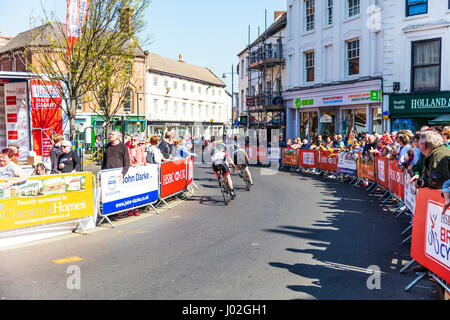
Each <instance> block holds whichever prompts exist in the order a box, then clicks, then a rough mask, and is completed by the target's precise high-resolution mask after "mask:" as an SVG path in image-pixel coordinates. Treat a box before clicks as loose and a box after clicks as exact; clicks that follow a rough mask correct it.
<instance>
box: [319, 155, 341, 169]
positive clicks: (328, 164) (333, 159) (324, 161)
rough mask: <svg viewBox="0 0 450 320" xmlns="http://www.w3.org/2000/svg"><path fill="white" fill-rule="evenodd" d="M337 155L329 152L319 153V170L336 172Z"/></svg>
mask: <svg viewBox="0 0 450 320" xmlns="http://www.w3.org/2000/svg"><path fill="white" fill-rule="evenodd" d="M337 165H338V154H337V153H336V152H331V151H320V170H325V171H331V172H336V171H337Z"/></svg>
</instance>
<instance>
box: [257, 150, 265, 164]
mask: <svg viewBox="0 0 450 320" xmlns="http://www.w3.org/2000/svg"><path fill="white" fill-rule="evenodd" d="M256 153H257V157H258V161H259V162H261V163H267V148H266V147H257V148H256Z"/></svg>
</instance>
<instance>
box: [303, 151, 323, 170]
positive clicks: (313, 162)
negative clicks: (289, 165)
mask: <svg viewBox="0 0 450 320" xmlns="http://www.w3.org/2000/svg"><path fill="white" fill-rule="evenodd" d="M300 166H301V167H304V168H317V169H318V168H319V151H318V150H300Z"/></svg>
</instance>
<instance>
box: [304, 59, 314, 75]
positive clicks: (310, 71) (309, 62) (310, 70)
mask: <svg viewBox="0 0 450 320" xmlns="http://www.w3.org/2000/svg"><path fill="white" fill-rule="evenodd" d="M304 56H305V78H306V82H313V81H314V51H310V52H305V54H304Z"/></svg>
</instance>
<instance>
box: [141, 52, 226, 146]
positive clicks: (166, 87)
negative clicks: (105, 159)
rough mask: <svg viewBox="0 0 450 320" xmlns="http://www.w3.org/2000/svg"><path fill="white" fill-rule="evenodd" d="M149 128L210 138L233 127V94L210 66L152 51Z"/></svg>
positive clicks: (149, 59) (148, 104)
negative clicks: (202, 65)
mask: <svg viewBox="0 0 450 320" xmlns="http://www.w3.org/2000/svg"><path fill="white" fill-rule="evenodd" d="M147 67H148V70H147V73H146V77H147V89H146V91H147V95H146V99H147V106H148V108H147V110H146V118H147V130H148V133H149V134H161V135H163V134H164V133H165V132H166V131H168V130H171V131H173V132H174V133H175V135H176V136H182V137H191V136H192V137H201V136H204V137H205V138H206V139H210V138H211V136H218V135H222V134H223V133H224V129H227V128H229V127H230V125H231V123H230V118H231V97H230V96H229V95H228V94H227V92H226V91H225V84H224V83H223V82H222V81H221V80H220V79H219V78H218V77H217V76H216V75H215V74H214V73H213V72H212V71H211V70H210V69H208V68H205V67H200V66H195V65H191V64H188V63H186V62H185V61H184V60H183V57H182V56H181V55H180V56H179V59H178V60H174V59H170V58H166V57H162V56H160V55H157V54H154V53H149V58H148V65H147Z"/></svg>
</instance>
